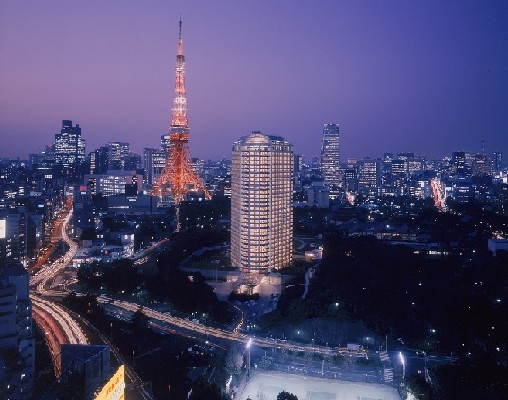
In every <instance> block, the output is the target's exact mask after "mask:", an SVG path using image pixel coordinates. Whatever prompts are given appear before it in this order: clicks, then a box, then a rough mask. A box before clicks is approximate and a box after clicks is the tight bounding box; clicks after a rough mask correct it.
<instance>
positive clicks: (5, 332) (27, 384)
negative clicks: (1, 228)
mask: <svg viewBox="0 0 508 400" xmlns="http://www.w3.org/2000/svg"><path fill="white" fill-rule="evenodd" d="M28 280H29V276H28V273H27V271H26V270H25V269H24V268H23V267H22V266H21V265H20V264H17V263H16V264H11V265H8V266H4V267H2V268H0V366H1V371H0V382H1V383H2V385H1V386H0V398H2V399H30V398H32V396H31V395H32V386H33V383H34V379H35V340H34V338H33V333H32V302H31V301H30V297H29V295H28Z"/></svg>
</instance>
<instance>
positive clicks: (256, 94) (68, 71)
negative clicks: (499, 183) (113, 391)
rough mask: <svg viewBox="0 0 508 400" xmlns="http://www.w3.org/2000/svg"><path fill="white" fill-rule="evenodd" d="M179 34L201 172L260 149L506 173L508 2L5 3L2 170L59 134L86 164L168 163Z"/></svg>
mask: <svg viewBox="0 0 508 400" xmlns="http://www.w3.org/2000/svg"><path fill="white" fill-rule="evenodd" d="M180 12H181V14H182V20H183V43H184V54H185V56H186V87H187V96H188V101H189V103H188V104H189V125H190V128H191V133H190V139H189V145H190V150H191V154H192V156H193V157H200V158H204V159H219V158H222V157H226V158H230V157H231V145H232V143H233V142H234V141H235V140H237V139H239V138H240V137H241V136H244V135H246V134H248V133H250V132H251V131H252V130H261V131H262V132H263V133H266V134H272V135H280V136H283V137H285V138H286V139H287V140H289V141H290V142H292V143H293V144H294V148H295V153H301V154H304V155H305V156H306V157H310V156H313V155H317V154H318V153H319V149H320V140H321V133H322V128H323V124H324V123H328V122H336V123H339V124H340V129H341V159H342V160H343V161H344V160H346V159H347V158H348V157H359V158H361V157H365V156H371V157H380V156H382V155H383V153H384V152H393V153H397V152H402V151H408V152H415V153H417V154H422V155H427V156H428V158H430V159H434V158H441V157H443V156H447V155H450V154H451V152H452V151H457V150H466V151H471V152H480V151H481V141H482V139H484V140H485V149H486V152H487V154H488V155H491V154H492V152H493V151H502V152H503V154H504V158H505V160H506V159H507V158H508V23H507V21H508V2H507V1H501V0H499V1H464V0H462V1H444V2H443V1H438V0H436V1H391V0H386V1H373V0H369V1H367V0H358V1H338V0H329V1H325V0H322V1H303V0H302V1H299V0H298V1H295V0H292V1H271V0H258V1H235V0H230V1H222V0H220V1H205V0H203V1H167V0H164V1H162V0H161V1H158V0H153V1H120V0H109V1H95V0H92V1H69V0H67V1H63V0H55V1H49V0H48V1H39V0H38V1H33V0H31V1H16V0H2V1H0V157H11V158H13V157H17V156H19V157H21V158H26V157H27V155H28V153H35V152H40V151H41V150H43V148H44V146H45V145H46V144H50V143H52V142H53V141H54V134H55V133H56V132H58V131H59V130H60V128H61V121H62V120H63V119H71V120H72V121H73V123H78V124H79V125H80V126H81V128H82V134H83V137H84V138H85V140H86V141H87V149H86V150H87V153H88V152H90V151H92V150H94V149H95V148H97V147H99V146H101V145H104V144H105V143H106V142H108V141H123V142H129V143H130V144H131V149H132V150H133V151H135V152H139V153H141V152H142V149H143V147H159V145H160V136H161V135H162V134H164V133H166V132H167V130H168V126H169V121H170V108H171V103H172V98H173V90H174V80H175V74H174V68H175V56H176V50H177V42H178V20H179V15H180Z"/></svg>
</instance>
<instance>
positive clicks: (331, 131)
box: [321, 124, 341, 187]
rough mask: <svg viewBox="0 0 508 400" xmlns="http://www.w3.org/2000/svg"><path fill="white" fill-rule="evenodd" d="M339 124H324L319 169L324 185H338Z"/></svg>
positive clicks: (339, 181)
mask: <svg viewBox="0 0 508 400" xmlns="http://www.w3.org/2000/svg"><path fill="white" fill-rule="evenodd" d="M339 150H340V148H339V124H325V126H324V128H323V137H322V139H321V171H322V176H323V181H324V183H325V184H326V185H328V186H330V187H332V186H336V187H338V186H340V183H341V179H340V174H339V171H340V151H339Z"/></svg>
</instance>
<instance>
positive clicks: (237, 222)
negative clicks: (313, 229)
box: [231, 132, 293, 273]
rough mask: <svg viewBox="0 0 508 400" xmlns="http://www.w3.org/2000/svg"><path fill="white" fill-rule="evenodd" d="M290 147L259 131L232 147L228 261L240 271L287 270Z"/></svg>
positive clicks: (290, 230) (290, 238)
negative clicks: (229, 249) (284, 268)
mask: <svg viewBox="0 0 508 400" xmlns="http://www.w3.org/2000/svg"><path fill="white" fill-rule="evenodd" d="M292 196H293V146H292V145H291V144H290V143H289V142H288V141H286V140H285V139H284V138H282V137H277V136H267V135H263V134H262V133H260V132H252V134H250V135H248V136H245V137H242V138H241V139H240V140H239V141H237V142H235V143H234V145H233V157H232V168H231V263H232V265H233V267H236V268H239V269H240V270H241V271H242V272H245V273H268V272H271V271H273V270H278V269H280V268H283V267H286V266H288V265H289V264H290V263H291V261H292V254H293V205H292Z"/></svg>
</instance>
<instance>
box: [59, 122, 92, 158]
mask: <svg viewBox="0 0 508 400" xmlns="http://www.w3.org/2000/svg"><path fill="white" fill-rule="evenodd" d="M85 144H86V142H85V140H84V139H83V138H82V137H81V128H80V127H79V124H76V126H72V121H69V120H63V121H62V130H61V131H60V133H56V134H55V162H56V163H57V164H62V165H63V166H64V167H65V168H67V167H69V166H71V165H72V164H81V163H83V162H84V161H85Z"/></svg>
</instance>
